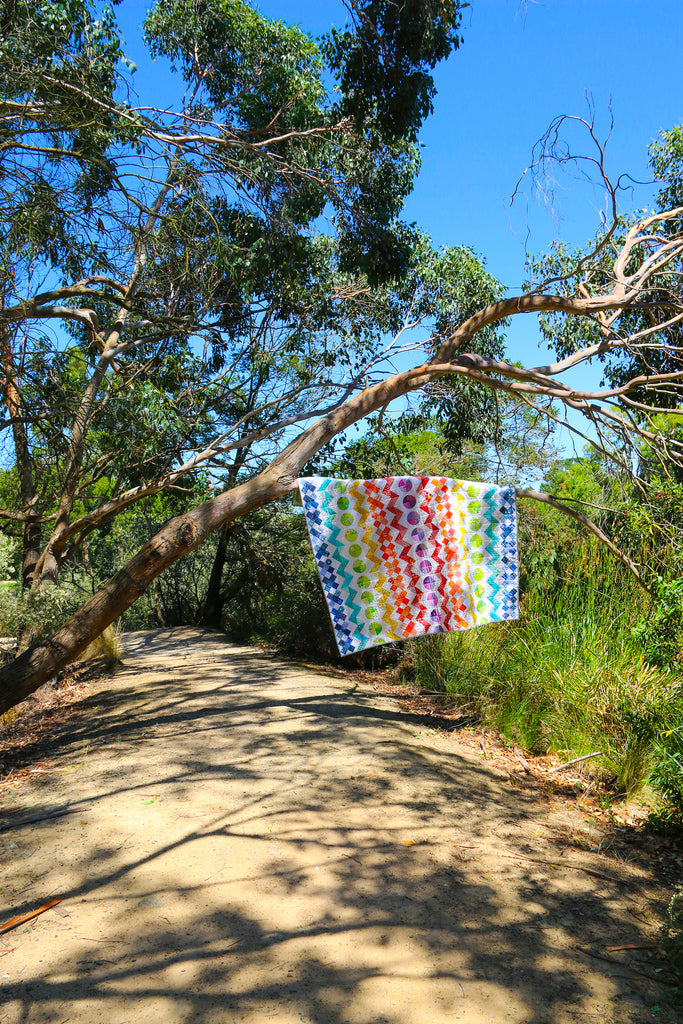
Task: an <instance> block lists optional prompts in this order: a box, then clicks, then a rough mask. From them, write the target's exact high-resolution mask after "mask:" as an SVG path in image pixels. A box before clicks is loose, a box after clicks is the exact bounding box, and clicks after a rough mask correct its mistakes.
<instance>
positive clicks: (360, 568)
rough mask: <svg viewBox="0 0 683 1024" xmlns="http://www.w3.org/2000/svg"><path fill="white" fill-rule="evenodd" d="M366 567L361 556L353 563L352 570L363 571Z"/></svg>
mask: <svg viewBox="0 0 683 1024" xmlns="http://www.w3.org/2000/svg"><path fill="white" fill-rule="evenodd" d="M366 569H367V565H366V564H365V562H364V561H363V559H362V558H359V559H358V561H357V562H354V563H353V571H354V572H365V570H366Z"/></svg>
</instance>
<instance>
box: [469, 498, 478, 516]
mask: <svg viewBox="0 0 683 1024" xmlns="http://www.w3.org/2000/svg"><path fill="white" fill-rule="evenodd" d="M467 511H468V512H469V513H470V515H473V516H476V514H477V512H481V505H480V504H479V502H478V501H471V502H470V503H469V505H468V506H467Z"/></svg>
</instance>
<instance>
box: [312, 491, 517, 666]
mask: <svg viewBox="0 0 683 1024" xmlns="http://www.w3.org/2000/svg"><path fill="white" fill-rule="evenodd" d="M299 488H300V492H301V499H302V504H303V508H304V514H305V516H306V523H307V526H308V532H309V536H310V539H311V545H312V548H313V555H314V558H315V562H316V566H317V568H318V572H319V574H320V580H321V583H322V587H323V591H324V594H325V599H326V601H327V606H328V608H329V611H330V618H331V620H332V626H333V629H334V633H335V637H336V639H337V644H338V646H339V650H340V652H341V654H342V655H344V654H352V653H354V652H356V651H361V650H364V649H365V648H367V647H371V646H374V645H376V644H382V643H388V642H390V641H393V640H398V639H407V638H410V637H416V636H422V635H425V634H433V633H444V632H450V631H453V630H460V629H470V628H472V627H474V626H478V625H481V624H482V623H485V622H499V621H504V620H507V619H513V618H517V615H518V577H519V568H518V550H517V510H516V498H515V491H514V488H511V487H498V486H493V485H491V484H482V483H473V482H469V481H463V480H451V479H448V478H445V477H386V478H382V479H379V480H335V479H331V478H328V477H310V478H305V479H301V480H300V481H299Z"/></svg>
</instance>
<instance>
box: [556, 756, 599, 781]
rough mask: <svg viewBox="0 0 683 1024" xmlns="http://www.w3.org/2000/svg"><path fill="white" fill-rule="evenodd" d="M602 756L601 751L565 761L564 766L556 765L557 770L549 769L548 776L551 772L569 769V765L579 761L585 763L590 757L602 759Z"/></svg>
mask: <svg viewBox="0 0 683 1024" xmlns="http://www.w3.org/2000/svg"><path fill="white" fill-rule="evenodd" d="M602 754H603V751H602V750H596V751H595V753H593V754H584V755H583V757H575V758H574V760H573V761H565V763H564V764H558V766H557V768H551V769H550V770H549V771H548V775H552V773H553V772H561V771H562V769H563V768H569V767H570V765H573V764H579V763H580V762H581V761H587V760H588V759H589V758H590V757H602Z"/></svg>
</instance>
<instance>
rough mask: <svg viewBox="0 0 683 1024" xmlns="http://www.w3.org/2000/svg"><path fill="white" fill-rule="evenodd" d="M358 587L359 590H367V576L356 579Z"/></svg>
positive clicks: (368, 583)
mask: <svg viewBox="0 0 683 1024" xmlns="http://www.w3.org/2000/svg"><path fill="white" fill-rule="evenodd" d="M358 586H359V587H360V589H361V590H367V588H368V587H369V586H370V580H369V579H368V577H367V576H359V577H358Z"/></svg>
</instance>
